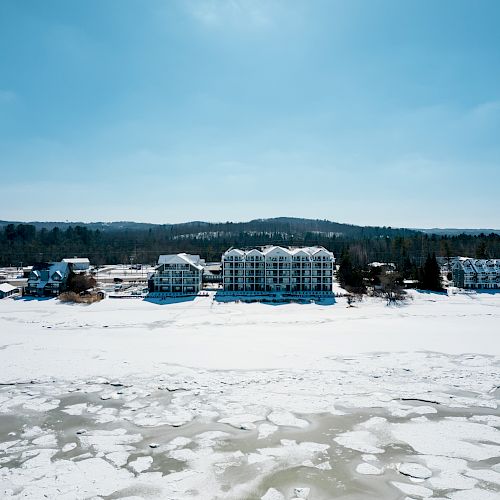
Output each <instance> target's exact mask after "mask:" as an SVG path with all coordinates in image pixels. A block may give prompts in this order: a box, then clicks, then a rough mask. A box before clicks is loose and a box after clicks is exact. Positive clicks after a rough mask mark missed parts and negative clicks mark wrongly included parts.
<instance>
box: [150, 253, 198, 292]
mask: <svg viewBox="0 0 500 500" xmlns="http://www.w3.org/2000/svg"><path fill="white" fill-rule="evenodd" d="M204 264H205V261H204V260H203V259H200V256H199V255H190V254H187V253H178V254H172V255H160V257H159V258H158V267H157V268H156V270H155V272H154V273H153V274H152V275H151V276H150V277H149V280H148V286H149V291H151V292H163V293H171V294H192V293H198V292H199V291H200V290H201V287H202V276H203V266H204Z"/></svg>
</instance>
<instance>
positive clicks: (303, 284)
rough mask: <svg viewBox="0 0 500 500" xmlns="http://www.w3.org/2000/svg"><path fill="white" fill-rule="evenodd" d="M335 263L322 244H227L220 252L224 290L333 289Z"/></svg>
mask: <svg viewBox="0 0 500 500" xmlns="http://www.w3.org/2000/svg"><path fill="white" fill-rule="evenodd" d="M334 263H335V257H334V256H333V253H332V252H329V251H328V250H326V249H325V248H323V247H301V248H283V247H279V246H267V247H262V248H253V249H250V250H240V249H238V248H230V249H229V250H227V251H226V252H225V253H224V254H223V255H222V275H223V285H224V291H227V292H243V293H245V292H252V293H255V292H288V293H299V294H300V293H311V292H314V293H325V292H332V281H333V265H334Z"/></svg>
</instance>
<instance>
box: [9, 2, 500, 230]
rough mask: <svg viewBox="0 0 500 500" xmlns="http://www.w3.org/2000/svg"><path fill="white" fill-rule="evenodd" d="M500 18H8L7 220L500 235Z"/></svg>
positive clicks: (371, 10)
mask: <svg viewBox="0 0 500 500" xmlns="http://www.w3.org/2000/svg"><path fill="white" fill-rule="evenodd" d="M499 20H500V2H498V1H497V0H491V1H480V0H474V1H473V0H469V1H460V0H440V1H436V0H428V1H426V0H417V1H410V0H408V1H406V0H405V1H401V0H393V1H384V0H364V1H356V0H345V1H336V0H324V1H323V0H207V1H202V0H184V1H180V0H179V1H176V0H158V1H156V0H148V1H142V0H141V1H139V0H137V1H135V0H134V1H130V0H85V1H68V0H61V1H56V0H44V1H40V0H22V1H20V0H1V1H0V173H1V178H0V192H1V200H2V202H1V208H0V219H4V220H5V219H9V220H80V221H81V220H83V221H92V220H93V221H95V220H104V221H109V220H135V221H149V222H158V223H163V222H181V221H188V220H210V221H220V220H222V221H224V220H248V219H251V218H260V217H274V216H297V217H312V218H321V219H323V218H325V219H331V220H335V221H339V222H351V223H355V224H370V225H392V226H407V227H435V226H439V227H452V226H453V227H494V228H498V227H500V28H499Z"/></svg>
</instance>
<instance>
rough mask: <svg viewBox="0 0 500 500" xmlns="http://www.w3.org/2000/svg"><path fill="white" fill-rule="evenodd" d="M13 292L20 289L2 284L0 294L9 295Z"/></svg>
mask: <svg viewBox="0 0 500 500" xmlns="http://www.w3.org/2000/svg"><path fill="white" fill-rule="evenodd" d="M13 290H18V288H17V287H15V286H12V285H10V284H9V283H2V284H1V285H0V292H3V293H9V292H12V291H13Z"/></svg>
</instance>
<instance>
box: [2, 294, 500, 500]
mask: <svg viewBox="0 0 500 500" xmlns="http://www.w3.org/2000/svg"><path fill="white" fill-rule="evenodd" d="M499 319H500V295H488V294H485V295H484V296H480V295H478V296H474V297H470V296H456V297H450V298H448V297H446V296H440V295H437V296H436V295H430V296H428V295H424V294H415V295H414V299H413V301H412V302H411V303H409V304H408V305H406V306H402V307H399V308H387V307H386V306H385V305H384V304H383V303H382V302H377V301H367V302H366V303H364V304H361V305H360V306H359V307H357V308H347V307H346V306H345V304H344V303H342V302H339V303H337V304H335V305H333V306H328V307H322V306H319V305H306V306H299V305H294V304H288V305H283V306H265V305H260V304H217V303H214V302H212V301H211V299H210V298H208V299H201V298H200V299H197V300H196V301H193V302H189V303H179V304H169V305H166V306H158V305H155V304H148V303H144V302H142V301H137V302H135V301H127V302H126V304H124V303H123V301H115V302H113V301H112V300H107V301H104V302H102V303H100V304H94V305H92V306H69V305H65V304H60V303H59V302H58V301H56V300H49V301H21V300H20V301H13V300H8V301H2V302H1V303H0V382H1V383H2V384H3V385H2V386H0V497H2V498H30V499H40V498H54V499H56V498H57V499H60V498H62V499H68V500H69V499H77V498H78V499H79V498H82V499H83V498H89V499H90V498H92V499H97V498H102V499H118V498H127V499H129V500H130V499H132V498H136V499H138V498H161V499H163V498H169V499H187V498H201V499H212V498H213V499H215V498H220V499H261V498H264V499H265V500H279V499H283V498H285V499H289V498H293V497H299V498H305V497H307V498H309V499H310V500H314V499H320V500H323V499H330V498H338V499H365V498H366V499H368V498H384V499H385V498H387V499H407V498H409V499H419V498H434V499H436V498H448V499H454V500H482V499H485V500H489V499H491V500H493V499H497V498H499V497H500V410H499V409H498V399H499V396H500V394H499V387H500V356H499V352H498V349H499V346H498V344H499V339H498V337H499V336H498V325H499V324H500V323H499ZM492 327H493V330H491V328H492ZM451 340H453V342H452V341H451ZM374 345H378V346H379V349H375V348H374V347H373V346H374ZM440 346H443V348H442V349H440ZM445 346H447V347H446V348H445ZM474 346H476V349H475V350H474ZM374 351H379V352H374Z"/></svg>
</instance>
